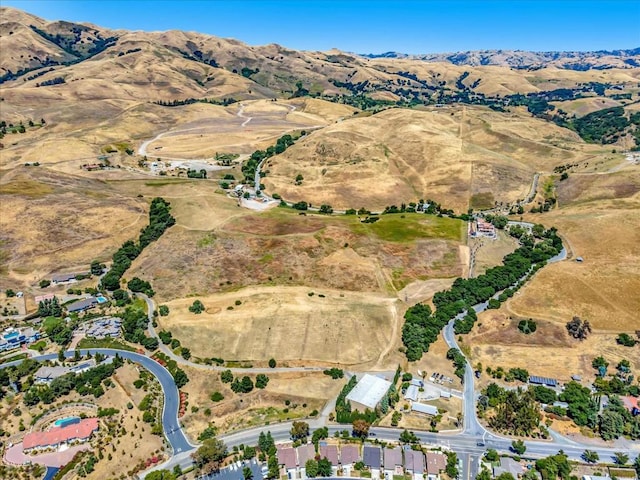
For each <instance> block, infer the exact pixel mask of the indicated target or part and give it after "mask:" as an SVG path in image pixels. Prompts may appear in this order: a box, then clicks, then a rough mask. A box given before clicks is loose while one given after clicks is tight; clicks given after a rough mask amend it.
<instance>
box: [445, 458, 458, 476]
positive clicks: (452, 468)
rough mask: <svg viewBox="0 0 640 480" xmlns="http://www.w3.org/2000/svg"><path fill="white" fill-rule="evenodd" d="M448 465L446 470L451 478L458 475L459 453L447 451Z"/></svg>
mask: <svg viewBox="0 0 640 480" xmlns="http://www.w3.org/2000/svg"><path fill="white" fill-rule="evenodd" d="M446 455H447V466H446V468H445V472H446V473H447V475H449V477H451V478H457V477H458V455H457V454H456V453H455V452H446Z"/></svg>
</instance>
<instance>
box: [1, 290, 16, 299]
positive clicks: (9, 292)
mask: <svg viewBox="0 0 640 480" xmlns="http://www.w3.org/2000/svg"><path fill="white" fill-rule="evenodd" d="M4 293H5V295H6V296H7V298H11V297H15V296H16V292H14V291H13V290H11V289H10V288H7V289H6V290H5V291H4Z"/></svg>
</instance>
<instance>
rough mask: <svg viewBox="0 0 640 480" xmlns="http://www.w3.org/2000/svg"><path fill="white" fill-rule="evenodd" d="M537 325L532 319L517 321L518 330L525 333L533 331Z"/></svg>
mask: <svg viewBox="0 0 640 480" xmlns="http://www.w3.org/2000/svg"><path fill="white" fill-rule="evenodd" d="M537 328H538V325H537V324H536V322H534V321H533V320H531V319H529V320H520V322H519V323H518V330H520V331H521V332H522V333H524V334H525V335H528V334H530V333H533V332H535V331H536V330H537Z"/></svg>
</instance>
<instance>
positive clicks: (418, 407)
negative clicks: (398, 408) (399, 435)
mask: <svg viewBox="0 0 640 480" xmlns="http://www.w3.org/2000/svg"><path fill="white" fill-rule="evenodd" d="M411 411H412V412H418V413H426V414H427V415H438V407H436V406H435V405H426V404H424V403H418V402H413V403H412V404H411Z"/></svg>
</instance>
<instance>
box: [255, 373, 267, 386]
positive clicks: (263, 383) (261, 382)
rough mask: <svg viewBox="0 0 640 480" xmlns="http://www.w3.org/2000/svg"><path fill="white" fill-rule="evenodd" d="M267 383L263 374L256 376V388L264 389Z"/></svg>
mask: <svg viewBox="0 0 640 480" xmlns="http://www.w3.org/2000/svg"><path fill="white" fill-rule="evenodd" d="M268 383H269V377H267V376H266V375H265V374H264V373H259V374H258V375H257V376H256V388H260V389H262V388H265V387H266V386H267V384H268Z"/></svg>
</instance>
